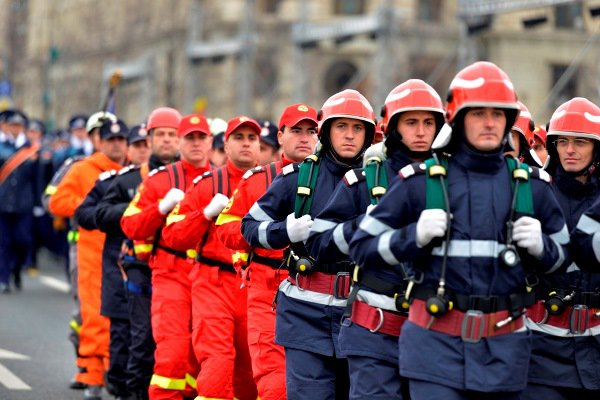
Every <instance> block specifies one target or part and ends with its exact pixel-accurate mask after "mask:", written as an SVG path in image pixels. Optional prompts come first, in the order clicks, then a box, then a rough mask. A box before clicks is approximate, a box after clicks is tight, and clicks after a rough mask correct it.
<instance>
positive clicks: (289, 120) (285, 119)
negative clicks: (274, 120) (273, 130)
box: [279, 103, 318, 130]
mask: <svg viewBox="0 0 600 400" xmlns="http://www.w3.org/2000/svg"><path fill="white" fill-rule="evenodd" d="M304 120H309V121H312V122H314V124H315V126H317V124H318V123H317V110H315V109H314V108H312V107H311V106H307V105H306V104H304V103H298V104H293V105H291V106H287V107H286V108H285V110H283V113H282V114H281V118H279V130H281V129H283V127H284V126H290V127H292V126H294V125H297V124H298V122H300V121H304Z"/></svg>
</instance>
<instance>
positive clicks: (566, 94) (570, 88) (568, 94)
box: [550, 65, 579, 108]
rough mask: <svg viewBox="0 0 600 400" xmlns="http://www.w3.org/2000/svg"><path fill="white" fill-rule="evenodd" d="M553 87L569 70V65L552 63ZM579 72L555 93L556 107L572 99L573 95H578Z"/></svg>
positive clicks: (554, 103)
mask: <svg viewBox="0 0 600 400" xmlns="http://www.w3.org/2000/svg"><path fill="white" fill-rule="evenodd" d="M551 68H552V87H551V88H550V89H551V90H552V88H554V86H556V83H557V82H558V81H559V79H560V78H561V77H562V76H563V74H564V73H565V72H566V71H567V68H568V66H567V65H552V66H551ZM578 75H579V73H577V72H575V73H574V74H572V75H571V77H570V78H569V80H568V81H567V82H566V83H565V84H564V85H563V87H562V88H560V90H559V91H558V92H557V93H556V94H555V95H554V102H553V104H552V105H553V106H554V108H557V107H558V106H560V105H561V104H563V103H564V102H566V101H569V100H571V99H572V98H573V97H576V96H577V76H578Z"/></svg>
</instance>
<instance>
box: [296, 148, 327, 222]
mask: <svg viewBox="0 0 600 400" xmlns="http://www.w3.org/2000/svg"><path fill="white" fill-rule="evenodd" d="M320 165H321V159H320V157H319V153H318V152H317V153H315V154H311V155H309V156H308V157H306V158H305V159H304V161H303V162H302V164H300V167H299V171H298V188H297V190H296V203H295V205H294V214H295V215H296V218H299V217H301V216H303V215H306V214H308V213H310V208H311V206H312V201H313V194H314V191H315V186H316V184H317V177H318V176H319V167H320Z"/></svg>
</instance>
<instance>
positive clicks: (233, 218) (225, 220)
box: [215, 213, 242, 225]
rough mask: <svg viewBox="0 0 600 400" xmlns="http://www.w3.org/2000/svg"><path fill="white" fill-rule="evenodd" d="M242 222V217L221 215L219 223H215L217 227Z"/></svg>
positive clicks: (218, 219)
mask: <svg viewBox="0 0 600 400" xmlns="http://www.w3.org/2000/svg"><path fill="white" fill-rule="evenodd" d="M241 220H242V217H240V216H239V215H232V214H223V213H221V214H219V216H218V217H217V222H215V225H225V224H228V223H230V222H236V221H241Z"/></svg>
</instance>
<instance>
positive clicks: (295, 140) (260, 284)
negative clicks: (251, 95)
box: [215, 103, 317, 400]
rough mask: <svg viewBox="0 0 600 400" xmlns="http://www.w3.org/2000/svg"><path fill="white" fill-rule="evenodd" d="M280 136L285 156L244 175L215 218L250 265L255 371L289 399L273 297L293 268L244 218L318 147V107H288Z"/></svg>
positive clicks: (270, 398) (263, 386)
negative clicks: (257, 242) (252, 242)
mask: <svg viewBox="0 0 600 400" xmlns="http://www.w3.org/2000/svg"><path fill="white" fill-rule="evenodd" d="M261 134H262V131H261ZM275 136H276V139H275V140H278V142H279V144H280V145H281V148H282V150H283V151H282V155H281V161H276V162H273V163H271V164H268V165H264V166H259V167H256V168H253V169H251V170H250V172H247V173H246V174H244V176H243V178H242V181H241V182H240V183H239V185H238V186H237V188H236V189H235V191H234V192H233V195H232V196H231V201H230V203H229V205H228V207H227V208H226V209H225V210H223V212H221V214H220V215H219V217H218V219H217V221H216V223H215V225H216V226H217V234H218V235H219V239H220V240H221V242H222V243H223V244H224V245H225V246H226V247H228V248H230V249H232V250H237V253H235V254H234V257H235V259H234V263H237V264H239V265H241V268H245V269H244V272H243V273H242V285H244V286H245V287H246V288H247V290H248V302H247V304H248V347H249V350H250V357H251V359H252V374H253V376H254V380H255V382H256V386H257V389H258V395H259V396H260V398H261V399H262V400H283V399H285V398H286V394H285V393H286V391H285V354H284V351H283V348H282V347H281V346H279V345H278V344H276V343H275V342H274V339H275V310H274V309H273V297H274V296H275V294H276V293H277V288H278V287H279V284H280V283H281V281H282V280H284V279H286V278H287V276H288V272H287V270H285V269H282V268H281V265H282V263H283V258H284V256H283V254H284V252H283V250H268V249H264V248H260V247H259V248H252V247H250V246H249V245H248V243H247V242H246V240H245V239H244V237H243V236H242V232H241V225H242V218H243V217H244V215H246V213H248V211H249V210H250V208H251V207H252V205H253V204H254V203H255V202H256V201H257V200H258V199H259V198H260V197H261V196H262V195H263V194H264V193H265V192H266V191H267V188H268V187H269V185H270V184H271V182H272V181H273V179H275V176H277V175H278V174H279V173H281V169H282V168H283V167H285V166H287V165H290V164H292V163H293V162H300V161H302V160H304V158H306V157H307V156H308V155H310V154H311V153H312V152H313V149H314V147H315V145H316V144H317V110H315V109H314V108H312V107H309V106H307V105H306V104H303V103H299V104H293V105H290V106H288V107H286V108H285V110H284V111H283V113H282V114H281V118H280V119H279V131H278V133H277V134H276V135H275ZM261 139H262V138H261ZM261 146H262V143H261ZM238 260H239V261H238ZM245 264H247V266H246V265H245Z"/></svg>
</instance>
